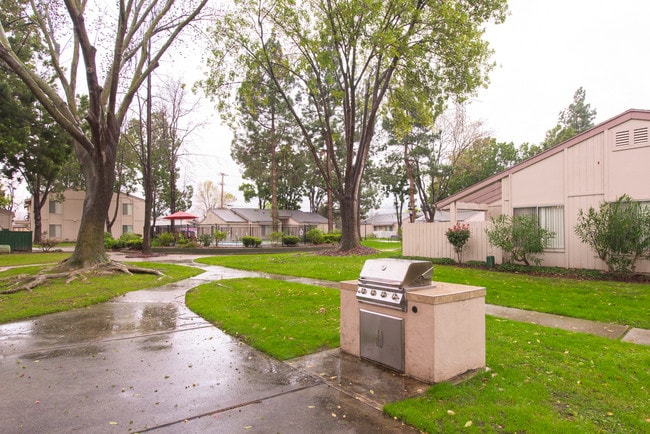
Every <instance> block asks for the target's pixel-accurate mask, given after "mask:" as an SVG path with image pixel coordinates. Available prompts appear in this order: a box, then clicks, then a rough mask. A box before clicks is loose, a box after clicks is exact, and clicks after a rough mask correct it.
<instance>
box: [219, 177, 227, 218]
mask: <svg viewBox="0 0 650 434" xmlns="http://www.w3.org/2000/svg"><path fill="white" fill-rule="evenodd" d="M219 175H221V205H220V206H219V208H221V209H223V187H224V185H225V183H224V182H223V177H224V176H226V174H225V173H223V172H221V173H220V174H219Z"/></svg>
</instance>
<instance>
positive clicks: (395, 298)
mask: <svg viewBox="0 0 650 434" xmlns="http://www.w3.org/2000/svg"><path fill="white" fill-rule="evenodd" d="M391 298H392V299H393V301H397V300H399V295H397V293H396V292H394V293H393V296H392V297H391Z"/></svg>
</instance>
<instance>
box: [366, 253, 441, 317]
mask: <svg viewBox="0 0 650 434" xmlns="http://www.w3.org/2000/svg"><path fill="white" fill-rule="evenodd" d="M432 275H433V265H432V264H431V262H428V261H412V260H405V259H368V260H367V261H366V263H365V264H364V266H363V268H362V269H361V274H360V275H359V281H358V286H357V299H358V300H359V301H360V302H365V303H370V304H375V305H380V306H386V307H389V308H393V309H399V310H402V311H406V308H407V306H406V292H407V291H409V290H412V289H417V288H421V287H423V286H433V285H431V277H432Z"/></svg>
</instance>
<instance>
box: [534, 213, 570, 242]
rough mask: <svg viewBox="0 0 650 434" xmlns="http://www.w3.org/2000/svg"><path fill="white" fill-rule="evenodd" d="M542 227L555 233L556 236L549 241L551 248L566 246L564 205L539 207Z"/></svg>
mask: <svg viewBox="0 0 650 434" xmlns="http://www.w3.org/2000/svg"><path fill="white" fill-rule="evenodd" d="M537 218H538V219H539V225H540V227H542V228H544V229H546V230H549V231H551V232H553V233H555V237H554V238H553V239H552V240H550V241H549V244H548V248H549V249H563V248H564V207H562V206H546V207H540V208H538V216H537Z"/></svg>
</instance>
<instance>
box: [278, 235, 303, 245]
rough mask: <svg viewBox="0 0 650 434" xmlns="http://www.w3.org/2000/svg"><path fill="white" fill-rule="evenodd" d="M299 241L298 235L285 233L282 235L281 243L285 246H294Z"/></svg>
mask: <svg viewBox="0 0 650 434" xmlns="http://www.w3.org/2000/svg"><path fill="white" fill-rule="evenodd" d="M299 242H300V237H297V236H295V235H285V236H283V237H282V244H284V245H285V246H295V245H297V244H298V243H299Z"/></svg>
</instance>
